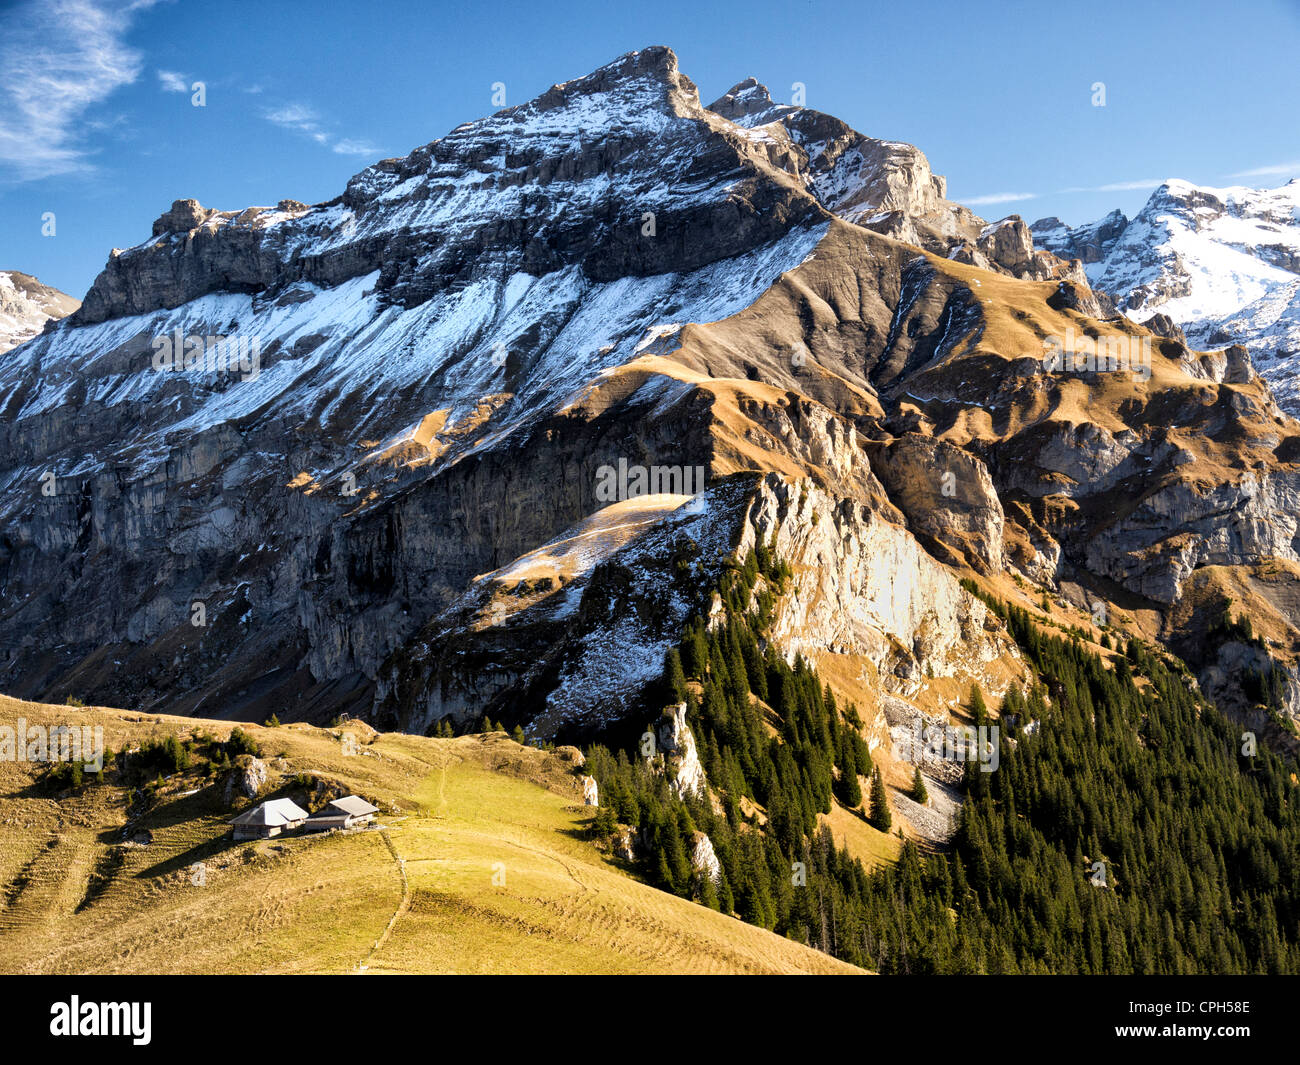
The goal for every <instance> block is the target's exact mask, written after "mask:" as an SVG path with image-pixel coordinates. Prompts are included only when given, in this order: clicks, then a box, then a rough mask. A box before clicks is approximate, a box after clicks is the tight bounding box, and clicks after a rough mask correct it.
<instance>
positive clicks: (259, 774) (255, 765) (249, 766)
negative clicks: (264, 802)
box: [225, 755, 267, 804]
mask: <svg viewBox="0 0 1300 1065" xmlns="http://www.w3.org/2000/svg"><path fill="white" fill-rule="evenodd" d="M266 781H267V770H266V763H265V762H264V761H262V759H260V758H254V757H252V756H251V755H240V756H239V757H238V758H237V759H235V765H234V768H232V769H231V771H230V774H229V776H227V777H226V790H225V800H226V803H227V804H229V803H231V802H233V801H234V800H235V798H236V796H240V795H242V796H243V797H244V798H246V799H255V798H257V796H258V794H259V793H260V792H261V790H262V789H263V788H264V787H266Z"/></svg>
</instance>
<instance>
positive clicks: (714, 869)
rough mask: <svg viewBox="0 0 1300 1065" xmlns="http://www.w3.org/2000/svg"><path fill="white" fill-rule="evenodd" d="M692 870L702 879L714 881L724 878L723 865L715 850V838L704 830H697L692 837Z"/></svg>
mask: <svg viewBox="0 0 1300 1065" xmlns="http://www.w3.org/2000/svg"><path fill="white" fill-rule="evenodd" d="M691 871H692V872H693V873H694V874H695V875H696V876H697V877H699V878H700V879H705V878H707V879H708V880H711V881H712V882H713V883H715V884H716V883H718V882H719V881H720V880H721V879H722V865H721V863H719V861H718V856H717V854H716V853H714V850H713V840H711V839H709V837H708V836H707V835H705V834H704V833H703V832H696V833H695V834H694V835H693V836H692V837H691Z"/></svg>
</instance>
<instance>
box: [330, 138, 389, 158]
mask: <svg viewBox="0 0 1300 1065" xmlns="http://www.w3.org/2000/svg"><path fill="white" fill-rule="evenodd" d="M334 151H335V152H336V153H338V154H339V155H378V154H379V149H378V148H376V147H375V146H374V145H373V144H371V143H370V142H369V141H354V140H346V139H345V140H341V141H339V142H338V143H337V144H335V145H334Z"/></svg>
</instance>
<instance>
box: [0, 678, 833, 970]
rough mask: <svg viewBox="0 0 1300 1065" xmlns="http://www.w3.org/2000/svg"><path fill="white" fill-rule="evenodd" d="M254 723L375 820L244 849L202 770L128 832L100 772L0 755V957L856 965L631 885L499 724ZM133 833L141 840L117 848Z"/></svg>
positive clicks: (261, 736)
mask: <svg viewBox="0 0 1300 1065" xmlns="http://www.w3.org/2000/svg"><path fill="white" fill-rule="evenodd" d="M20 716H21V717H25V718H26V720H27V721H28V723H29V724H41V725H44V726H46V727H52V726H53V725H56V724H80V723H88V724H92V725H101V726H102V727H103V728H104V732H105V742H106V744H107V745H108V746H109V747H111V748H113V749H114V750H118V751H120V750H122V749H123V748H124V747H127V746H129V745H130V744H133V743H139V742H140V741H142V740H146V739H149V738H151V737H152V738H156V739H161V738H165V737H166V736H167V735H168V734H176V735H178V736H184V735H186V734H189V733H192V732H194V731H198V730H203V731H207V732H209V733H211V734H214V735H216V736H218V737H224V736H225V735H227V734H228V732H229V730H230V728H231V727H232V726H231V725H229V724H227V723H224V722H216V721H204V720H196V719H190V718H180V717H164V716H154V715H147V716H146V715H141V714H136V713H130V712H127V711H122V710H113V709H108V708H102V707H94V708H86V709H77V708H72V707H62V706H51V705H44V704H36V703H23V702H19V701H17V700H13V699H8V698H4V697H0V723H3V724H9V725H13V724H14V722H15V720H16V719H17V718H18V717H20ZM345 730H346V732H350V733H351V734H352V735H353V737H354V738H355V751H356V753H355V754H347V753H345V751H346V750H348V749H352V744H351V743H350V742H349V744H348V746H347V747H345V745H344V743H343V736H344V733H345ZM250 731H252V732H253V733H254V735H255V736H256V738H257V739H258V740H259V741H260V742H261V744H262V746H263V750H264V756H265V758H266V760H267V762H268V765H269V766H270V767H271V769H272V779H271V781H269V782H268V790H271V791H274V790H275V789H276V788H277V786H278V784H279V783H280V782H282V781H286V780H288V779H289V778H290V777H292V776H293V775H294V774H297V773H310V774H313V775H314V776H316V777H317V778H319V779H323V780H328V781H334V782H337V783H339V784H340V785H342V786H344V787H345V788H347V789H348V790H351V791H356V792H357V793H358V794H361V795H363V796H366V797H368V798H369V799H371V800H372V801H374V802H376V803H377V804H378V805H379V806H380V808H381V810H382V811H383V813H382V815H381V818H380V822H379V823H380V824H381V825H382V826H384V827H383V829H382V831H380V830H375V831H364V832H356V833H349V834H330V835H327V836H306V837H302V836H297V837H285V838H281V839H272V840H261V841H256V842H240V843H236V842H234V841H233V840H231V839H230V838H228V836H227V831H228V829H227V826H226V822H227V820H228V819H229V818H230V817H231V816H233V814H232V811H231V810H230V809H229V808H228V807H226V805H225V803H224V802H223V801H222V796H221V791H222V789H221V787H220V786H219V785H214V784H211V783H205V781H204V779H203V778H201V777H200V776H199V775H198V774H197V772H195V771H188V772H185V773H181V774H177V775H176V776H174V777H172V778H170V779H168V780H167V781H166V783H165V785H164V786H163V788H162V789H161V792H160V798H159V800H158V802H157V803H156V805H155V806H154V807H152V808H151V809H150V810H149V811H148V812H147V813H146V814H144V815H142V816H140V817H138V818H136V819H134V820H132V821H131V822H130V824H129V825H128V805H129V796H128V794H127V793H126V791H125V790H124V789H123V788H121V787H118V786H117V785H116V784H115V783H113V776H112V774H107V777H108V781H109V782H108V783H106V784H104V785H92V786H89V787H87V788H85V789H84V790H83V791H82V792H81V793H80V794H78V795H68V794H64V795H62V796H59V795H55V794H53V793H51V792H50V791H48V790H47V789H46V788H44V787H43V786H41V785H39V784H38V783H37V777H38V776H39V773H40V770H41V769H42V768H43V767H41V766H37V765H32V764H30V763H23V762H0V971H3V972H6V973H25V974H32V973H357V972H368V973H376V972H384V973H800V972H816V973H839V972H844V973H847V972H854V971H858V970H854V969H853V968H852V967H851V966H848V965H845V964H842V963H840V962H838V961H836V960H835V959H833V958H830V957H828V956H827V955H824V954H821V953H819V952H817V951H814V950H811V949H809V948H807V947H803V946H801V945H799V944H797V943H794V942H791V941H789V940H786V939H783V938H781V937H780V936H777V935H774V934H772V933H770V932H767V931H765V930H763V929H760V928H755V927H753V926H750V925H746V924H744V923H742V922H741V921H738V920H736V919H735V918H732V917H725V916H723V915H721V914H718V913H714V912H713V911H710V910H708V909H705V908H704V907H701V906H698V905H695V904H693V903H691V902H688V901H685V900H683V899H679V898H676V897H674V896H671V895H667V894H665V893H663V892H661V891H658V890H656V889H654V888H651V887H649V886H647V885H645V884H643V883H641V882H639V881H637V880H635V879H633V878H632V877H631V876H630V875H628V873H626V872H625V871H624V870H623V869H622V868H620V867H619V865H618V864H617V863H615V862H614V861H613V860H612V859H610V858H608V857H607V856H605V855H603V854H602V853H601V852H600V851H598V850H597V849H596V848H595V847H594V846H593V845H592V844H591V843H589V842H587V840H586V838H585V824H586V822H587V820H588V819H589V817H590V816H591V810H590V808H584V807H583V806H582V805H580V804H581V798H580V794H579V790H578V783H577V780H576V777H575V776H574V775H573V774H572V772H571V766H570V765H569V764H567V763H566V762H565V761H564V759H563V758H562V757H560V756H559V755H556V754H553V753H547V752H543V751H539V750H536V749H533V748H527V747H521V746H519V745H518V744H516V743H513V742H512V741H511V740H509V739H508V738H506V736H505V735H504V734H501V733H497V734H493V735H490V736H466V737H460V738H458V739H451V740H439V739H429V738H425V737H419V736H409V735H405V734H401V733H384V734H379V733H375V732H374V731H373V730H371V729H369V728H368V727H366V726H364V725H360V724H356V723H349V724H347V725H345V726H343V727H342V728H336V729H319V728H314V727H312V726H309V725H297V724H295V725H287V726H283V727H280V728H276V729H267V728H256V727H251V728H250ZM124 829H126V832H125V835H126V836H127V837H133V836H135V835H137V834H139V833H141V832H143V831H145V830H147V831H148V832H149V833H151V835H152V841H151V842H150V843H148V845H136V844H132V843H129V842H128V843H126V844H123V843H122V842H121V840H122V839H123V837H124ZM95 884H99V885H101V887H100V889H98V890H93V889H92V885H95Z"/></svg>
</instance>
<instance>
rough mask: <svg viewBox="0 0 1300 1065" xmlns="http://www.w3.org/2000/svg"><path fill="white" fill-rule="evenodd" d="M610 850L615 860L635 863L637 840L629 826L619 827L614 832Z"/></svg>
mask: <svg viewBox="0 0 1300 1065" xmlns="http://www.w3.org/2000/svg"><path fill="white" fill-rule="evenodd" d="M612 848H613V852H614V857H615V858H622V859H623V861H625V862H634V861H636V859H637V838H636V832H635V830H634V829H632V828H631V826H629V825H619V826H618V828H617V829H615V831H614V839H613V844H612Z"/></svg>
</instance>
